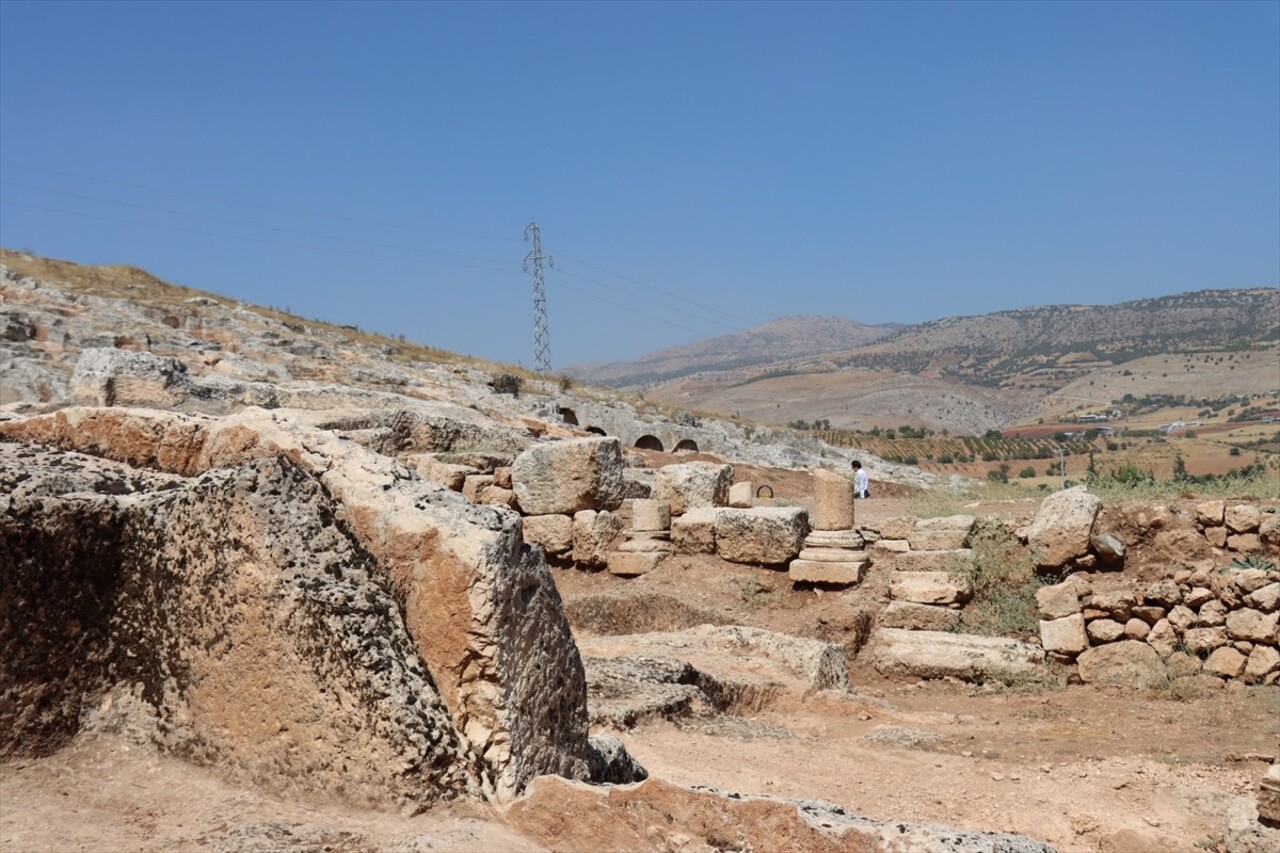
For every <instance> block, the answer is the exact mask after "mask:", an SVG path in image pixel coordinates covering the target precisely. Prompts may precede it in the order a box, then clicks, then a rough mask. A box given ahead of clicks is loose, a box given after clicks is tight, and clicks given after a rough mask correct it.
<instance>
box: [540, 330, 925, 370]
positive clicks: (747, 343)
mask: <svg viewBox="0 0 1280 853" xmlns="http://www.w3.org/2000/svg"><path fill="white" fill-rule="evenodd" d="M905 328H906V326H904V325H902V324H901V323H886V324H883V325H878V326H869V325H867V324H865V323H859V322H857V321H855V320H849V319H846V318H844V317H823V316H817V315H809V314H795V315H792V316H788V317H782V318H780V319H778V320H774V321H773V322H772V323H767V324H765V325H763V326H758V327H756V328H754V329H748V330H747V331H745V332H737V333H734V334H732V335H721V336H720V337H717V338H710V339H708V340H705V341H697V342H696V343H692V344H682V345H680V346H674V347H667V348H665V349H660V350H657V351H655V352H651V353H649V354H648V355H643V356H641V357H640V358H638V359H635V360H634V361H613V362H609V363H608V364H579V365H572V366H570V367H568V368H566V369H565V372H566V373H567V374H569V375H570V376H573V377H575V378H577V379H581V380H583V381H585V382H590V383H592V384H595V385H612V386H627V385H638V384H643V383H647V382H662V381H664V380H667V379H677V378H679V377H681V376H687V375H689V374H691V373H698V372H701V371H705V370H732V369H734V368H742V367H750V366H752V365H757V364H767V363H770V362H775V361H779V360H787V359H795V358H805V357H807V356H815V355H821V354H823V353H828V352H838V351H842V350H849V349H854V348H855V347H860V346H863V345H865V344H869V343H872V342H874V341H878V340H880V339H882V338H885V337H887V336H889V335H892V334H894V333H895V332H898V331H901V330H902V329H905Z"/></svg>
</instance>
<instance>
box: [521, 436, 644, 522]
mask: <svg viewBox="0 0 1280 853" xmlns="http://www.w3.org/2000/svg"><path fill="white" fill-rule="evenodd" d="M511 484H512V487H513V488H514V489H515V493H516V500H517V501H519V503H520V510H521V512H523V513H524V514H526V515H551V514H555V513H560V514H568V513H575V512H579V511H581V510H587V509H594V510H610V509H617V508H618V507H619V506H621V505H622V449H621V446H620V445H619V443H618V439H616V438H609V437H602V438H579V439H571V440H568V441H551V442H546V443H545V444H535V445H534V446H533V447H530V448H529V449H527V450H525V451H524V452H523V453H521V454H520V455H519V456H517V457H516V460H515V462H514V464H512V466H511Z"/></svg>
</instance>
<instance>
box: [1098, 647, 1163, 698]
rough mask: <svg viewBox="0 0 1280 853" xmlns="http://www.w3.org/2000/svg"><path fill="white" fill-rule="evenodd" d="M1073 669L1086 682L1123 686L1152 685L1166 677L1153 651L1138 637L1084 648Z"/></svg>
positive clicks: (1157, 656) (1161, 663)
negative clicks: (1137, 638)
mask: <svg viewBox="0 0 1280 853" xmlns="http://www.w3.org/2000/svg"><path fill="white" fill-rule="evenodd" d="M1076 671H1077V672H1078V674H1079V675H1080V680H1081V681H1083V682H1085V683H1086V684H1121V685H1124V686H1126V687H1146V686H1152V685H1155V684H1158V683H1159V682H1160V680H1161V679H1163V678H1165V676H1166V671H1165V666H1164V663H1163V661H1161V660H1160V655H1159V654H1158V653H1157V652H1156V650H1155V649H1153V648H1152V647H1151V646H1149V645H1147V644H1146V643H1140V642H1138V641H1137V640H1121V641H1120V642H1118V643H1107V644H1106V645H1105V646H1095V647H1093V648H1091V649H1087V650H1086V651H1084V652H1082V653H1081V655H1080V657H1078V658H1076Z"/></svg>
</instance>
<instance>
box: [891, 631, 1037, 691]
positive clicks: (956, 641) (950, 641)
mask: <svg viewBox="0 0 1280 853" xmlns="http://www.w3.org/2000/svg"><path fill="white" fill-rule="evenodd" d="M1043 660H1044V652H1042V651H1041V650H1040V648H1039V647H1038V646H1033V645H1031V644H1030V643H1022V642H1019V641H1017V640H1009V639H1006V638H1004V637H978V636H973V635H970V634H952V633H950V632H947V631H907V630H903V629H900V628H881V629H879V630H878V631H876V633H875V636H874V638H873V640H872V651H871V664H872V666H874V667H875V668H876V669H877V670H878V671H879V672H881V673H882V674H884V675H912V676H916V677H918V678H943V677H946V676H951V677H953V678H961V679H965V680H968V681H973V680H983V679H985V678H987V677H990V676H992V675H997V674H1002V673H1015V674H1016V673H1024V672H1031V671H1033V670H1034V669H1035V668H1036V667H1037V666H1039V665H1040V664H1041V663H1042V662H1043Z"/></svg>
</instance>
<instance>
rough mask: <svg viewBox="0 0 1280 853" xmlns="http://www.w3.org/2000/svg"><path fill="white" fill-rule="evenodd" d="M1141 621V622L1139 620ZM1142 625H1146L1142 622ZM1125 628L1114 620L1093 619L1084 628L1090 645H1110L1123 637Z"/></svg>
mask: <svg viewBox="0 0 1280 853" xmlns="http://www.w3.org/2000/svg"><path fill="white" fill-rule="evenodd" d="M1139 621H1141V620H1139ZM1142 624H1144V625H1145V624H1146V623H1145V622H1143V623H1142ZM1124 630H1125V626H1124V624H1121V623H1120V622H1117V621H1116V620H1114V619H1094V620H1093V621H1092V622H1090V623H1089V624H1088V625H1086V626H1085V633H1086V634H1088V635H1089V643H1090V644H1091V645H1100V644H1102V643H1111V642H1115V641H1116V640H1118V639H1120V638H1121V637H1123V636H1124Z"/></svg>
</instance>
